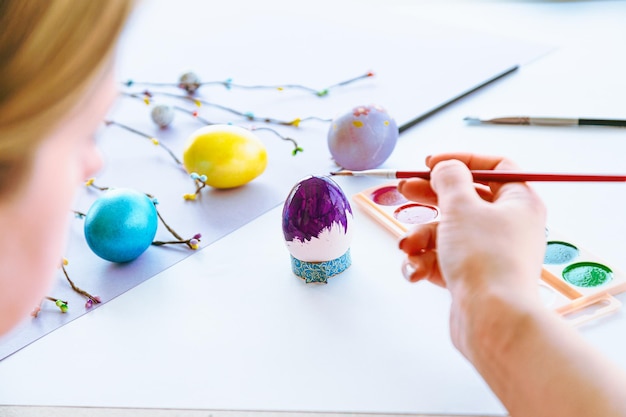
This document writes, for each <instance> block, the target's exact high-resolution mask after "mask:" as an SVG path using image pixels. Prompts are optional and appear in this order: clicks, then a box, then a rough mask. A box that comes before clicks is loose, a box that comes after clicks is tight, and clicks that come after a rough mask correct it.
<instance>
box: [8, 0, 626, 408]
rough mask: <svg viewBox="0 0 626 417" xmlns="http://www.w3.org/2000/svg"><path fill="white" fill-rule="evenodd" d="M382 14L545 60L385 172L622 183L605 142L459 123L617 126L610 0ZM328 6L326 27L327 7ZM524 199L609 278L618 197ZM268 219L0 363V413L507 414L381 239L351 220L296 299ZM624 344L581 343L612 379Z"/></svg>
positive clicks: (618, 157)
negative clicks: (509, 43) (511, 167)
mask: <svg viewBox="0 0 626 417" xmlns="http://www.w3.org/2000/svg"><path fill="white" fill-rule="evenodd" d="M234 4H235V5H239V4H241V3H240V2H236V3H234ZM287 4H288V3H286V2H285V7H287ZM359 4H363V5H364V6H363V7H368V8H375V7H377V5H376V2H373V1H367V2H360V3H359ZM385 5H386V6H385V7H388V8H394V9H397V10H400V11H402V12H403V13H404V14H406V15H408V16H411V15H415V16H418V17H419V18H421V19H423V18H428V19H429V20H432V21H434V22H443V23H446V24H453V25H457V26H459V27H468V28H472V29H480V30H483V31H485V32H487V33H493V34H497V35H506V36H511V37H514V38H517V39H524V40H529V41H533V42H543V43H546V44H550V45H554V46H556V47H557V49H556V50H555V51H553V52H551V53H550V54H548V55H546V56H543V57H541V58H540V59H537V60H534V61H533V62H530V63H526V64H525V65H523V66H522V67H521V69H520V70H519V71H517V72H516V73H515V74H513V75H511V76H509V77H507V78H505V79H503V80H501V81H499V82H497V83H495V84H493V85H491V86H489V87H487V88H484V89H482V90H481V91H479V92H477V93H474V94H472V95H471V96H470V97H468V98H466V99H464V100H463V101H461V102H459V103H457V104H455V105H453V106H451V107H449V108H447V109H446V110H444V111H442V112H440V113H438V114H437V115H435V116H433V117H432V118H429V119H428V120H426V121H424V122H422V123H420V124H419V125H417V126H415V127H413V128H412V129H411V130H410V131H407V132H406V133H405V134H404V135H403V137H402V139H401V140H400V141H399V144H398V147H397V148H396V151H395V152H394V154H393V155H392V157H391V158H390V160H389V161H388V162H387V165H388V166H390V167H391V166H407V165H408V164H411V166H415V167H416V168H421V167H422V166H423V162H422V161H423V159H424V157H425V156H426V155H428V154H433V153H438V152H444V151H472V152H480V153H490V154H502V155H506V156H509V157H512V158H514V159H515V160H516V161H518V162H519V164H520V165H521V166H522V167H524V168H525V169H527V170H536V171H579V172H623V171H626V164H625V162H624V156H623V155H625V154H626V130H624V129H621V128H602V127H576V128H549V127H519V126H512V127H495V126H468V125H466V124H464V122H463V117H465V116H468V115H478V116H488V115H511V114H519V115H522V114H528V115H537V116H539V115H546V116H571V117H602V118H624V117H626V115H625V111H624V108H625V107H624V96H625V93H626V81H625V79H624V74H626V59H625V58H624V56H626V54H624V53H622V52H623V49H624V48H626V47H625V46H623V44H622V40H623V39H626V27H625V26H624V25H623V22H624V21H625V18H626V2H624V1H612V2H608V1H607V2H603V1H594V2H571V3H568V2H508V1H501V2H439V3H436V2H410V1H390V2H385ZM327 6H328V9H327V10H328V12H329V13H331V12H332V6H333V5H332V3H330V2H329V3H328V4H327ZM255 7H262V6H261V5H257V6H255ZM294 7H295V6H294ZM322 9H323V8H320V9H319V10H322ZM235 12H236V10H235ZM372 181H373V180H371V179H370V180H363V181H354V179H348V178H342V181H340V185H341V186H342V187H343V188H344V191H345V192H346V193H347V194H353V193H355V192H357V191H360V190H361V189H363V188H366V187H367V186H370V185H372V184H375V183H377V182H372ZM535 188H536V189H537V190H538V191H539V193H540V194H541V195H542V197H543V198H544V200H545V202H546V204H547V207H548V211H549V225H550V226H551V227H552V228H554V229H557V230H559V231H560V232H563V233H565V234H567V235H568V236H570V237H571V239H572V241H573V242H576V243H578V244H579V245H580V246H582V247H584V248H586V249H588V250H590V251H592V252H594V253H596V254H598V255H600V256H601V257H602V258H603V259H604V260H605V261H606V263H607V264H609V265H611V266H613V267H615V268H616V269H619V270H623V271H624V270H626V257H624V247H625V246H624V237H625V236H626V221H625V220H624V215H623V213H624V212H625V209H626V194H625V192H626V189H625V188H624V185H623V184H538V185H536V186H535ZM280 211H281V207H276V208H275V209H272V210H270V211H268V212H267V213H265V214H264V215H262V216H260V217H258V218H257V219H255V220H254V221H252V222H250V223H248V224H247V225H245V226H244V227H242V228H240V229H238V230H237V231H235V232H233V233H231V234H229V235H227V236H225V237H224V238H222V239H220V240H218V241H217V242H215V243H213V244H211V245H209V246H208V247H206V248H204V249H203V250H201V251H199V252H198V253H196V254H194V255H193V256H190V257H188V258H186V259H184V260H183V261H181V262H179V263H177V264H176V265H174V266H173V267H171V268H169V269H166V270H165V271H163V272H162V273H160V274H158V275H157V276H155V277H153V278H151V279H149V280H147V281H146V282H144V283H143V284H141V285H139V286H137V287H136V288H134V289H132V290H131V291H129V292H127V293H125V294H123V295H121V296H119V297H117V298H115V299H113V300H112V301H110V302H108V303H106V304H105V305H103V306H101V307H99V308H97V309H96V310H95V311H93V312H91V313H89V314H86V315H84V316H82V317H80V318H79V319H77V320H75V321H73V322H71V323H69V324H67V325H65V326H63V327H61V328H60V329H58V330H56V331H54V332H53V333H51V334H49V335H48V336H46V337H44V338H42V339H41V340H39V341H37V342H35V343H33V344H32V345H30V346H27V347H26V348H24V349H22V350H21V351H19V352H17V353H16V354H14V355H12V356H10V357H8V358H6V359H5V360H3V361H1V362H0V404H1V405H2V406H0V410H3V412H4V414H3V415H11V416H20V415H21V416H27V415H36V413H42V412H43V411H45V412H46V413H47V414H48V415H55V414H54V413H55V412H59V410H63V411H67V410H70V411H72V410H73V413H74V414H73V415H79V413H80V412H84V413H85V415H87V413H89V412H94V410H95V409H94V408H92V407H105V408H106V409H105V410H104V411H103V410H100V411H97V412H100V413H103V414H93V415H111V416H113V415H120V416H122V415H127V414H126V413H129V415H132V414H134V415H136V416H142V415H148V414H149V413H150V411H149V410H150V409H154V408H160V409H187V410H195V411H187V413H188V415H190V416H191V415H194V416H195V415H196V414H192V413H198V414H197V415H205V414H206V413H205V414H202V413H201V412H200V411H197V410H255V411H260V412H283V411H286V412H294V413H295V412H324V413H381V414H393V413H409V414H456V415H462V414H468V415H504V414H506V411H505V410H504V409H503V407H502V406H501V405H500V403H499V402H498V400H497V398H495V396H494V395H493V394H492V393H491V392H490V390H489V389H488V387H487V386H486V384H485V383H484V382H483V381H482V379H481V378H480V376H479V375H478V374H477V373H476V372H475V371H474V370H473V369H472V367H471V366H470V365H469V364H468V363H467V362H466V361H465V360H464V358H463V357H462V356H461V355H460V354H459V353H458V352H456V351H455V349H454V348H453V346H452V345H451V343H450V340H449V336H448V324H447V323H448V307H449V305H448V304H449V296H448V294H447V293H446V292H445V291H443V290H441V289H439V288H436V287H434V286H431V285H427V284H417V285H410V284H408V283H407V282H405V281H404V280H403V279H402V277H401V274H400V269H399V266H400V262H401V260H402V255H401V253H400V252H399V251H398V249H397V243H396V240H395V239H394V238H393V237H391V236H390V235H389V234H388V233H387V232H386V231H385V230H383V229H382V228H380V227H379V226H378V225H377V224H376V223H374V222H373V221H372V220H370V219H369V218H368V217H366V216H365V215H363V213H361V212H360V211H359V210H358V209H356V210H355V215H356V217H355V225H356V236H355V239H354V241H353V244H352V254H353V266H352V267H351V268H349V269H348V270H347V271H346V272H345V273H343V274H342V275H341V276H339V277H336V278H333V279H331V282H330V283H329V284H328V285H325V286H305V285H304V284H303V283H302V282H301V281H300V280H298V279H297V278H295V277H294V276H293V275H292V273H291V271H290V267H289V255H288V252H287V251H286V248H285V246H284V242H283V241H282V233H281V230H280ZM618 299H620V300H621V301H622V302H624V301H626V295H621V296H618ZM625 330H626V313H625V312H624V311H623V310H622V311H619V312H617V313H615V314H613V315H611V316H609V317H606V318H603V319H600V320H598V321H596V322H594V323H593V324H589V325H584V326H582V327H581V328H580V331H581V332H582V334H583V335H584V336H585V338H586V339H587V340H589V341H590V342H591V343H592V344H594V345H595V346H597V347H598V348H599V349H600V350H602V351H603V352H604V353H605V354H606V355H607V356H608V357H610V358H611V359H612V360H614V361H615V363H616V366H620V367H622V368H624V369H626V355H625V354H624V352H626V337H624V331H625ZM14 406H17V407H14ZM50 406H64V407H70V408H59V409H56V408H54V407H52V408H49V407H50ZM40 407H43V408H40ZM73 407H76V408H73ZM146 409H147V410H148V411H146ZM55 410H57V411H55ZM106 410H108V411H106ZM116 410H117V411H116ZM120 410H124V411H120ZM133 410H135V411H133ZM161 412H162V413H164V414H163V415H179V414H175V412H174V411H172V412H171V413H169V412H166V411H165V410H164V411H161ZM177 412H179V411H177ZM29 413H31V414H29ZM105 413H107V414H105ZM142 413H146V414H142ZM167 413H169V414H167ZM181 413H182V412H181ZM40 415H41V414H40ZM151 415H159V414H151ZM180 415H183V414H180ZM216 415H219V412H217V414H216ZM224 415H228V414H227V413H226V414H224Z"/></svg>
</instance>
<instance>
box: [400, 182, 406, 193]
mask: <svg viewBox="0 0 626 417" xmlns="http://www.w3.org/2000/svg"><path fill="white" fill-rule="evenodd" d="M404 184H406V180H400V182H399V183H398V191H400V192H402V187H404Z"/></svg>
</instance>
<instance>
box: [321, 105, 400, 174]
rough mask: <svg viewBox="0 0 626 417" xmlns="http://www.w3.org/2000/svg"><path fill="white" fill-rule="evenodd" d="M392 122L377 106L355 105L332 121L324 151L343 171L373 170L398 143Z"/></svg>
mask: <svg viewBox="0 0 626 417" xmlns="http://www.w3.org/2000/svg"><path fill="white" fill-rule="evenodd" d="M398 134H399V132H398V126H397V125H396V121H395V120H394V119H393V118H392V117H391V116H390V115H389V113H387V111H386V110H385V109H383V108H382V107H380V106H377V105H369V106H358V107H355V108H354V109H352V111H351V112H349V113H346V114H344V115H342V116H339V117H337V118H335V119H334V120H333V122H332V124H331V126H330V129H329V131H328V149H329V150H330V153H331V155H332V156H333V159H334V160H335V162H336V163H337V164H338V165H340V166H341V167H343V168H345V169H350V170H355V171H360V170H363V169H371V168H376V167H377V166H379V165H380V164H382V163H383V162H385V161H386V160H387V158H389V155H391V153H392V152H393V150H394V148H395V147H396V142H397V141H398Z"/></svg>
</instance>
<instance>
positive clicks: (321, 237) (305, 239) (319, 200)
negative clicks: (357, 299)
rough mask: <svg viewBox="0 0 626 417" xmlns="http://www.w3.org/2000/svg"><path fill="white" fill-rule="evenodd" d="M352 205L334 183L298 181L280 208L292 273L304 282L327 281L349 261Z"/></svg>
mask: <svg viewBox="0 0 626 417" xmlns="http://www.w3.org/2000/svg"><path fill="white" fill-rule="evenodd" d="M352 221H353V215H352V208H351V207H350V203H349V202H348V199H347V198H346V196H345V194H344V193H343V191H342V190H341V188H339V185H337V183H336V182H334V181H333V180H331V179H330V178H328V177H316V176H311V177H307V178H305V179H303V180H301V181H299V182H298V183H297V184H296V185H295V186H294V187H293V188H292V190H291V192H290V193H289V196H288V197H287V199H286V201H285V204H284V207H283V220H282V226H283V235H284V238H285V242H286V244H287V249H288V250H289V253H290V254H291V264H292V270H293V272H294V273H295V274H296V275H297V276H299V277H301V278H304V279H305V281H306V282H323V283H325V282H327V281H326V280H327V279H328V278H330V277H331V276H334V275H337V274H339V273H340V272H343V271H344V270H345V269H346V268H348V267H349V266H350V264H351V258H350V243H351V240H352V227H353V226H352Z"/></svg>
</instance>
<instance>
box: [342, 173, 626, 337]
mask: <svg viewBox="0 0 626 417" xmlns="http://www.w3.org/2000/svg"><path fill="white" fill-rule="evenodd" d="M353 200H354V202H355V203H356V205H357V206H358V207H359V208H360V209H362V210H363V211H364V212H365V213H367V214H368V215H369V216H371V218H373V219H374V220H375V221H376V222H377V223H379V224H381V225H382V226H383V227H385V228H386V229H387V230H388V231H389V232H391V233H392V234H393V235H394V236H396V237H397V238H400V237H402V236H404V234H406V233H407V232H408V231H409V230H410V229H411V228H412V227H413V226H415V225H417V224H425V223H430V222H437V221H439V220H440V212H439V209H438V208H437V207H436V206H432V205H428V204H420V203H417V202H413V201H409V200H407V199H406V198H404V196H402V194H400V193H399V192H398V190H397V181H395V182H392V183H387V184H384V185H381V186H376V187H371V188H368V189H365V190H363V191H361V192H359V193H357V194H355V195H354V196H353ZM538 284H539V294H540V296H541V298H542V300H543V302H544V304H545V305H546V307H548V308H551V309H554V310H555V311H556V312H558V313H560V314H561V315H562V316H563V317H564V318H565V319H567V320H568V321H569V322H571V323H572V324H574V325H578V324H582V323H584V322H587V321H590V320H593V319H596V318H598V317H600V316H603V315H606V314H609V313H612V312H614V311H616V310H618V309H619V308H620V307H621V303H620V301H619V300H617V299H616V298H615V297H613V295H615V294H618V293H621V292H623V291H626V275H624V274H623V273H622V272H620V271H618V270H616V269H614V268H612V267H610V266H609V265H608V264H607V263H606V262H604V261H603V260H602V259H600V258H598V257H597V256H595V255H593V254H592V253H590V252H589V251H587V250H586V249H584V248H582V247H581V246H580V245H578V244H575V243H572V242H571V241H570V240H569V239H567V238H565V237H564V236H563V235H561V234H559V233H558V232H555V231H552V230H549V231H547V232H546V255H545V259H544V265H543V270H542V273H541V277H540V279H538Z"/></svg>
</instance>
